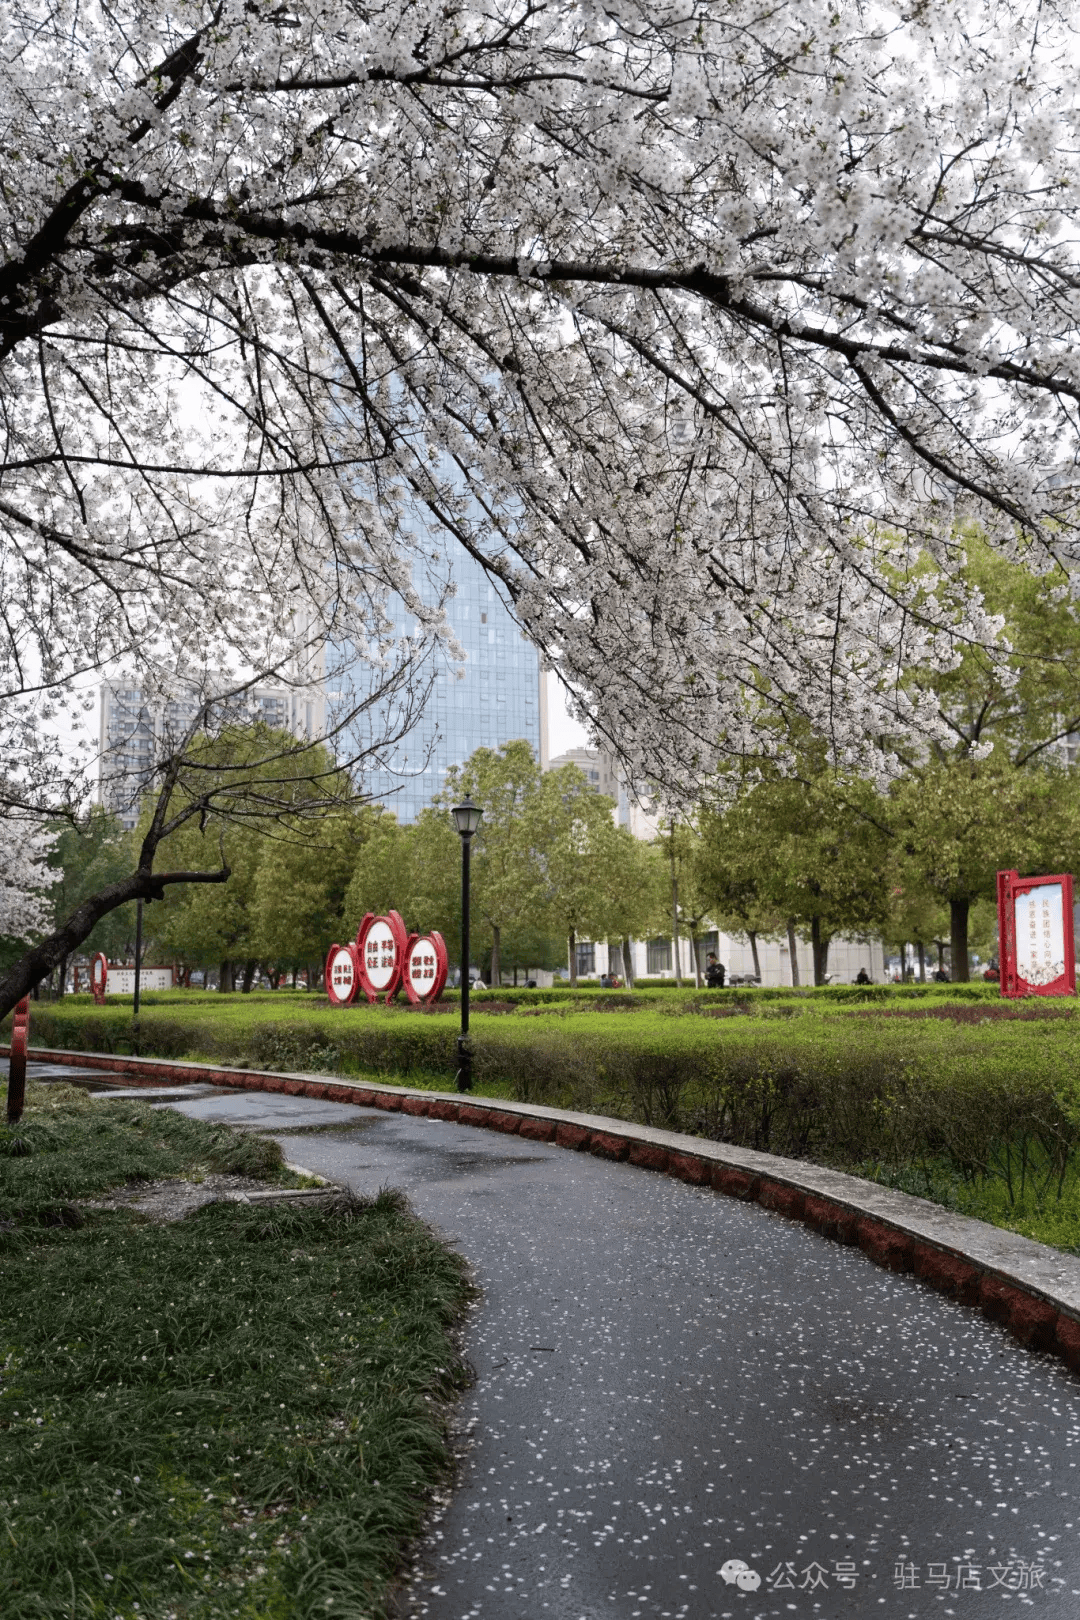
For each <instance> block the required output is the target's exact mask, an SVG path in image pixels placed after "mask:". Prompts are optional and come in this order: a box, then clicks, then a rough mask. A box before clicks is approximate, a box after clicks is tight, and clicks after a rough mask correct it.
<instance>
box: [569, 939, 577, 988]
mask: <svg viewBox="0 0 1080 1620" xmlns="http://www.w3.org/2000/svg"><path fill="white" fill-rule="evenodd" d="M568 946H569V951H570V988H571V990H576V989H577V934H576V933H575V932H574V930H573V929H572V928H571V930H570V936H569V940H568Z"/></svg>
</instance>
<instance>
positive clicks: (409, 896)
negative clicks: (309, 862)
mask: <svg viewBox="0 0 1080 1620" xmlns="http://www.w3.org/2000/svg"><path fill="white" fill-rule="evenodd" d="M391 910H393V911H400V913H401V915H402V916H403V918H404V919H405V922H406V924H407V925H408V927H409V928H410V930H412V931H413V932H415V933H427V932H428V931H429V930H430V929H433V928H435V929H438V931H439V932H440V933H441V934H442V935H443V936H444V938H445V939H446V941H447V947H448V949H449V951H450V954H451V955H453V953H454V945H455V941H456V940H457V939H459V938H460V934H461V842H460V840H459V838H458V835H457V833H456V832H455V831H454V827H453V823H452V822H451V820H450V817H449V816H448V815H447V814H446V812H445V811H443V810H437V809H432V808H428V809H426V810H422V811H421V812H420V814H419V816H417V818H416V820H415V821H414V822H412V823H411V824H410V825H409V826H406V827H402V826H400V825H399V824H398V822H397V820H396V818H395V817H394V815H393V814H392V813H386V812H383V813H381V814H380V815H379V816H378V818H377V820H376V821H375V823H374V825H373V827H372V831H371V835H370V837H369V838H368V839H367V840H366V842H365V843H364V846H363V848H362V849H361V851H360V853H359V856H358V858H357V861H356V863H355V866H354V868H353V875H352V878H351V880H350V882H349V886H348V889H347V890H346V894H345V931H346V932H347V933H348V935H349V936H350V937H351V936H352V935H353V934H355V932H356V930H357V928H358V927H359V926H360V923H361V921H362V920H363V918H364V916H365V914H366V913H367V912H369V911H374V912H379V913H381V912H386V911H391Z"/></svg>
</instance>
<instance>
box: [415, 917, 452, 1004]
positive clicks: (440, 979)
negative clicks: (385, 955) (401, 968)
mask: <svg viewBox="0 0 1080 1620" xmlns="http://www.w3.org/2000/svg"><path fill="white" fill-rule="evenodd" d="M446 971H447V960H446V944H445V941H444V940H443V937H442V935H441V934H440V933H438V932H437V931H436V930H435V929H432V931H431V933H430V934H413V936H412V938H411V939H410V940H409V944H408V947H407V949H406V951H405V994H406V995H407V996H408V998H409V1000H410V1001H416V1002H419V1001H436V1000H437V999H438V997H439V996H441V995H442V992H443V986H444V985H445V983H446Z"/></svg>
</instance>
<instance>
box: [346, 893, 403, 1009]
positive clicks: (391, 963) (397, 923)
mask: <svg viewBox="0 0 1080 1620" xmlns="http://www.w3.org/2000/svg"><path fill="white" fill-rule="evenodd" d="M408 941H409V936H408V931H407V929H406V927H405V924H404V922H403V921H402V918H401V915H400V913H399V912H396V911H388V912H387V913H386V915H385V917H376V916H375V914H374V912H371V911H369V912H368V914H367V916H366V917H365V918H364V920H363V922H362V923H361V924H360V927H359V929H358V931H357V935H356V950H357V955H358V958H359V963H358V966H359V973H360V988H361V989H362V990H363V992H364V994H365V996H367V998H368V1000H369V1001H378V999H379V997H380V996H383V997H385V999H386V1000H387V1001H393V999H394V997H395V996H396V995H397V993H398V990H399V988H400V986H401V977H402V972H403V970H404V967H405V950H406V946H407V945H408Z"/></svg>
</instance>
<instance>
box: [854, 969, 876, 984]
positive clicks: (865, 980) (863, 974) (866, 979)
mask: <svg viewBox="0 0 1080 1620" xmlns="http://www.w3.org/2000/svg"><path fill="white" fill-rule="evenodd" d="M873 982H874V981H873V979H872V978H871V977H870V975H869V973H867V971H866V969H865V968H860V969H859V971H858V973H856V975H855V983H856V984H873Z"/></svg>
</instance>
